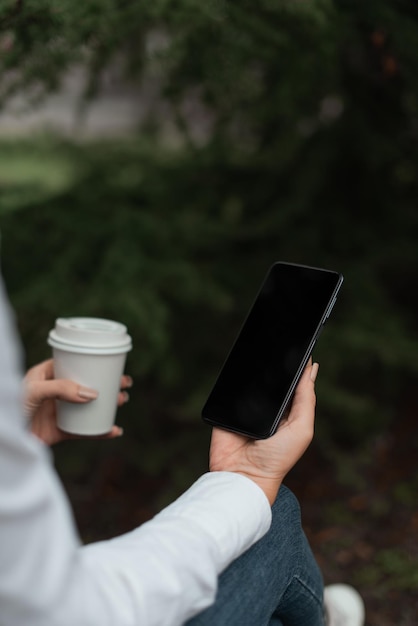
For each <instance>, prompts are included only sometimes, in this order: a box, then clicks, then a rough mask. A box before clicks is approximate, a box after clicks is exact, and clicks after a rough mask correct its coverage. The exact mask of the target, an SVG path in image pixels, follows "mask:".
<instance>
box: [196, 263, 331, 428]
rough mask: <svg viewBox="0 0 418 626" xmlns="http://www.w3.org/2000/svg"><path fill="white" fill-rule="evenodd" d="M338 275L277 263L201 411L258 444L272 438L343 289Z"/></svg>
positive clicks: (213, 421) (209, 420)
mask: <svg viewBox="0 0 418 626" xmlns="http://www.w3.org/2000/svg"><path fill="white" fill-rule="evenodd" d="M342 282H343V276H342V275H341V274H340V273H338V272H335V271H330V270H325V269H320V268H316V267H308V266H304V265H296V264H294V263H283V262H277V263H274V264H273V265H272V266H271V268H270V269H269V271H268V272H267V275H266V277H265V279H264V281H263V283H262V285H261V288H260V290H259V292H258V295H257V297H256V299H255V301H254V303H253V305H252V307H251V309H250V311H249V313H248V315H247V318H246V320H245V322H244V324H243V326H242V328H241V330H240V332H239V334H238V336H237V338H236V340H235V342H234V344H233V346H232V349H231V351H230V353H229V355H228V356H227V358H226V361H225V363H224V365H223V367H222V369H221V371H220V373H219V375H218V378H217V380H216V382H215V384H214V386H213V389H212V391H211V392H210V394H209V397H208V399H207V401H206V403H205V405H204V407H203V409H202V418H203V420H204V421H205V422H207V423H209V424H211V425H212V426H219V427H220V428H224V429H227V430H231V431H233V432H237V433H241V434H243V435H246V436H248V437H253V438H256V439H265V438H267V437H270V436H271V435H273V434H274V433H275V431H276V429H277V427H278V425H279V422H280V420H281V418H282V417H283V415H284V414H285V412H286V408H287V407H288V405H289V403H290V401H291V399H292V396H293V393H294V391H295V388H296V385H297V383H298V381H299V379H300V377H301V375H302V373H303V370H304V368H305V366H306V364H307V362H308V360H309V357H310V355H311V353H312V350H313V347H314V345H315V343H316V341H317V339H318V337H319V335H320V333H321V331H322V328H323V326H324V324H325V322H326V321H327V319H328V317H329V315H330V313H331V310H332V308H333V306H334V304H335V300H336V298H337V294H338V292H339V290H340V288H341V285H342Z"/></svg>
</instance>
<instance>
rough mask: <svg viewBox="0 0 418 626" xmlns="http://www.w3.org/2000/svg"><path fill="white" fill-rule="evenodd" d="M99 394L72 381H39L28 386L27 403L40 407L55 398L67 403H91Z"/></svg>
mask: <svg viewBox="0 0 418 626" xmlns="http://www.w3.org/2000/svg"><path fill="white" fill-rule="evenodd" d="M98 395H99V394H98V392H97V391H96V390H95V389H90V388H89V387H83V386H82V385H78V384H77V383H75V382H74V381H72V380H65V379H58V380H37V381H31V382H29V383H28V385H27V401H28V402H29V403H31V404H35V405H39V404H40V403H41V402H43V400H47V399H49V398H53V399H56V400H66V401H67V402H76V403H77V402H78V403H84V402H90V401H91V400H95V399H96V398H97V397H98Z"/></svg>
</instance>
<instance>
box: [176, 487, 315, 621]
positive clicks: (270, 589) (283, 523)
mask: <svg viewBox="0 0 418 626" xmlns="http://www.w3.org/2000/svg"><path fill="white" fill-rule="evenodd" d="M323 625H324V617H323V582H322V576H321V573H320V571H319V568H318V565H317V563H316V561H315V559H314V556H313V554H312V551H311V549H310V547H309V544H308V541H307V539H306V537H305V534H304V532H303V530H302V526H301V519H300V507H299V503H298V501H297V499H296V498H295V496H294V495H293V493H292V492H291V491H290V490H289V489H288V488H287V487H284V486H282V487H281V489H280V492H279V495H278V497H277V499H276V502H275V503H274V505H273V520H272V525H271V528H270V530H269V532H268V533H267V534H266V535H265V536H264V537H263V538H262V539H260V541H258V542H257V543H256V544H254V545H253V546H252V547H251V548H250V549H249V550H247V552H245V553H244V554H243V555H242V556H240V557H239V558H238V559H237V560H236V561H234V562H233V563H231V565H230V566H229V567H228V568H227V569H226V570H225V571H224V572H223V573H222V574H221V576H220V577H219V586H218V593H217V596H216V600H215V603H214V604H213V605H212V606H210V607H209V608H208V609H206V610H205V611H203V612H202V613H200V614H199V615H196V616H195V617H193V618H192V619H191V620H189V621H188V622H187V626H323Z"/></svg>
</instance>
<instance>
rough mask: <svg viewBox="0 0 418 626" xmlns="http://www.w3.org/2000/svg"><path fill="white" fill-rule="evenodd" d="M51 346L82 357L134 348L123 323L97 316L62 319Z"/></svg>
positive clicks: (51, 339)
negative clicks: (82, 355)
mask: <svg viewBox="0 0 418 626" xmlns="http://www.w3.org/2000/svg"><path fill="white" fill-rule="evenodd" d="M48 344H49V345H50V346H52V347H53V348H58V349H60V350H67V351H68V352H77V353H80V354H119V353H121V352H129V350H131V349H132V339H131V337H130V336H129V335H128V332H127V328H126V326H125V325H124V324H120V323H119V322H114V321H112V320H105V319H102V318H98V317H59V318H58V319H57V320H56V321H55V328H54V329H53V330H51V331H50V333H49V336H48Z"/></svg>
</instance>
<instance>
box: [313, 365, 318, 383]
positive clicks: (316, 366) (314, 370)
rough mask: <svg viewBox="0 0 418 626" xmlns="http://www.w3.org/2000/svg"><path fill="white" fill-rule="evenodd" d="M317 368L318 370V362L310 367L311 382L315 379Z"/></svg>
mask: <svg viewBox="0 0 418 626" xmlns="http://www.w3.org/2000/svg"><path fill="white" fill-rule="evenodd" d="M318 370H319V363H314V364H313V365H312V369H311V381H312V382H315V381H316V377H317V376H318Z"/></svg>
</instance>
